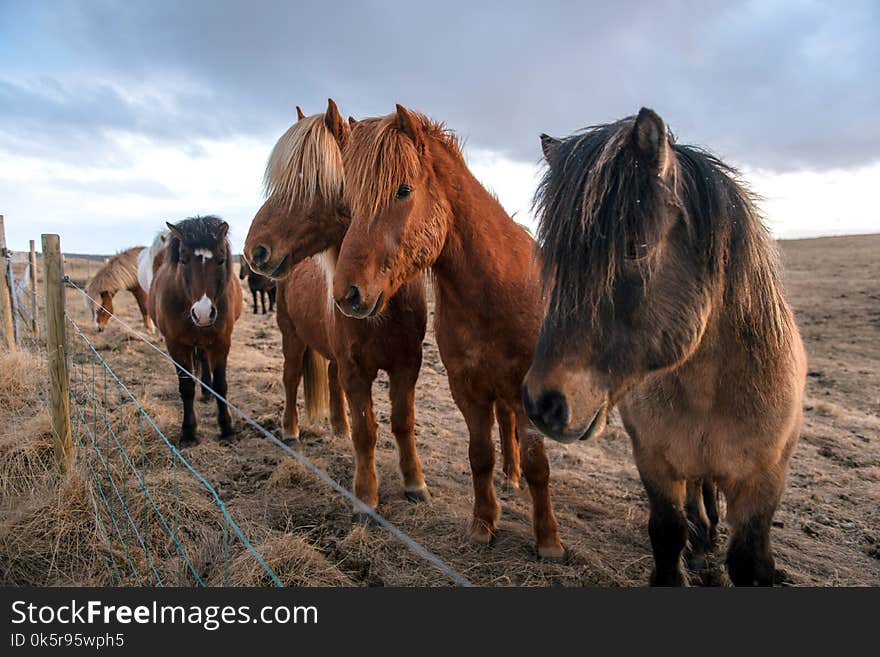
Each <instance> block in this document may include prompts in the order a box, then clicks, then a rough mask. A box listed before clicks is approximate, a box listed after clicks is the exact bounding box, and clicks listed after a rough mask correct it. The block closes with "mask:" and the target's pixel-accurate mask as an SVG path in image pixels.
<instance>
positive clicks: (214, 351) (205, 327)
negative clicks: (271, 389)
mask: <svg viewBox="0 0 880 657" xmlns="http://www.w3.org/2000/svg"><path fill="white" fill-rule="evenodd" d="M168 228H169V230H170V231H171V237H170V239H169V240H168V244H167V246H166V247H165V251H164V254H163V255H162V256H161V264H159V265H158V266H157V268H156V270H155V272H154V275H153V280H152V283H151V284H150V297H149V306H150V315H151V316H152V317H153V321H155V322H156V326H158V327H159V331H160V332H161V333H162V335H163V336H164V338H165V344H166V345H167V347H168V353H169V354H170V356H171V357H172V358H173V359H174V360H175V361H176V362H177V363H178V364H180V365H181V366H183V367H185V368H186V369H187V370H189V371H190V372H194V370H193V358H194V356H196V355H198V357H199V359H200V361H201V366H202V371H201V379H202V382H203V383H204V384H205V385H207V386H210V387H213V389H214V390H215V391H216V392H217V393H218V394H219V395H220V396H222V397H226V391H227V384H226V360H227V357H228V356H229V348H230V346H231V345H232V329H233V327H234V325H235V321H236V320H237V319H238V318H239V317H240V316H241V306H242V295H241V285H239V283H238V281H237V280H235V277H234V276H233V273H232V263H233V259H232V254H231V253H230V247H229V240H227V238H226V234H227V232H228V231H229V224H227V223H226V222H225V221H223V220H222V219H220V218H218V217H213V216H207V217H195V218H192V219H186V220H185V221H181V222H180V223H178V224H168ZM177 378H178V387H179V390H180V397H181V399H182V401H183V426H182V430H181V436H180V446H181V447H186V446H188V445H193V444H195V443H196V442H197V438H196V416H195V412H194V410H193V401H194V397H195V388H196V382H195V381H194V380H193V378H192V377H190V376H189V374H187V373H185V372H184V371H183V370H181V369H179V368H177ZM217 421H218V423H219V424H220V438H228V437H230V436H231V435H232V433H233V431H232V422H231V420H230V418H229V409H228V408H227V407H226V404H225V403H224V402H223V401H221V400H220V399H218V400H217Z"/></svg>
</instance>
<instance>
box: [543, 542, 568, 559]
mask: <svg viewBox="0 0 880 657" xmlns="http://www.w3.org/2000/svg"><path fill="white" fill-rule="evenodd" d="M538 558H539V559H541V561H550V562H554V563H561V562H563V561H565V547H564V546H563V545H562V543H556V545H539V546H538Z"/></svg>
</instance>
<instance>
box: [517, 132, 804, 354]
mask: <svg viewBox="0 0 880 657" xmlns="http://www.w3.org/2000/svg"><path fill="white" fill-rule="evenodd" d="M634 123H635V117H634V116H631V117H627V118H624V119H621V120H620V121H617V122H615V123H609V124H603V125H597V126H592V127H589V128H586V129H585V130H583V131H582V132H580V133H577V134H575V135H572V136H570V137H568V138H566V139H564V140H563V141H561V142H559V144H558V145H557V147H556V150H555V151H554V152H553V155H552V159H553V165H552V166H549V167H547V170H546V172H545V174H544V177H543V179H542V180H541V183H540V185H539V187H538V191H537V193H536V195H535V201H534V207H535V210H536V211H537V214H538V217H539V225H538V235H537V239H538V244H539V246H540V249H541V254H542V261H543V265H542V267H543V271H542V275H543V280H544V283H545V287H546V288H547V289H548V292H550V313H551V314H552V315H553V316H554V318H555V319H556V320H557V321H558V322H561V323H565V322H566V320H567V319H570V318H575V317H578V316H581V317H582V316H583V315H585V314H586V315H588V316H592V317H593V318H595V317H597V316H598V312H599V308H600V306H602V304H603V303H606V302H608V301H609V300H610V298H611V294H612V291H613V289H614V285H615V281H616V280H617V279H618V277H619V276H620V274H621V272H622V270H623V267H624V266H628V267H629V268H631V267H633V266H637V267H638V269H639V271H640V273H641V275H642V277H643V278H647V277H649V276H650V275H651V269H652V266H653V260H654V259H653V258H652V257H651V255H652V254H651V247H652V246H653V245H655V244H657V243H658V241H659V240H660V238H661V237H662V231H663V229H664V226H662V225H658V221H657V217H659V216H661V215H662V213H658V212H657V211H656V210H657V209H658V208H660V207H661V206H660V205H659V204H662V203H666V204H669V205H670V206H672V207H674V208H676V209H677V210H678V211H680V213H681V216H682V217H683V221H684V223H685V228H686V234H687V235H688V239H689V241H690V244H689V247H690V248H691V249H692V252H693V254H694V257H695V258H696V259H697V260H696V261H697V262H698V264H699V270H700V271H701V272H703V276H704V278H705V284H706V285H713V286H714V285H716V284H721V285H723V291H724V292H723V294H724V303H725V305H726V306H728V307H729V308H731V309H733V310H734V312H735V313H736V317H738V322H737V323H738V325H739V326H738V330H739V332H740V333H741V337H742V338H744V339H747V340H748V342H749V343H750V344H754V343H755V342H757V343H761V342H765V343H766V342H767V341H768V340H769V341H771V342H773V343H776V344H780V343H781V342H783V341H784V340H785V337H786V335H787V323H788V321H789V317H788V314H789V313H790V311H789V310H788V307H787V305H786V304H785V302H784V301H783V299H782V296H781V292H780V287H779V274H778V264H777V259H778V256H777V251H776V247H775V244H773V242H772V240H771V238H770V236H769V234H768V232H767V229H766V228H765V226H764V223H763V221H762V218H761V216H760V214H759V212H758V210H757V208H756V204H755V198H754V196H753V195H752V194H751V193H750V192H749V190H748V189H747V187H746V186H745V184H744V183H743V182H742V181H741V180H740V178H739V174H738V172H737V171H736V170H735V169H734V168H733V167H731V166H729V165H727V164H725V163H724V162H722V161H721V160H719V159H718V158H717V157H715V156H714V155H712V154H711V153H709V152H707V151H705V150H703V149H701V148H698V147H694V146H686V145H681V144H677V143H675V137H674V135H673V134H672V133H671V132H669V133H668V134H667V137H668V141H669V144H670V153H672V154H674V156H673V157H672V160H674V161H673V162H671V168H670V170H669V173H668V174H667V176H666V178H665V180H664V179H661V178H659V177H658V176H657V174H656V170H652V169H651V168H650V167H647V166H645V165H644V163H640V162H639V158H638V155H637V153H636V151H635V149H633V148H631V147H630V140H631V136H632V129H633V125H634ZM551 287H552V291H551V290H550V288H551Z"/></svg>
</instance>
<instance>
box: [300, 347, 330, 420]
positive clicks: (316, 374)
mask: <svg viewBox="0 0 880 657" xmlns="http://www.w3.org/2000/svg"><path fill="white" fill-rule="evenodd" d="M328 364H329V363H328V362H327V359H326V358H324V357H323V356H322V355H321V354H319V353H318V352H317V351H315V350H314V349H312V348H311V347H306V352H305V354H303V368H302V378H303V395H304V396H305V401H306V418H307V419H308V421H309V422H310V423H314V422H317V421H319V420H323V419H324V418H326V417H327V416H328V415H329V413H330V377H329V375H328V373H327V366H328Z"/></svg>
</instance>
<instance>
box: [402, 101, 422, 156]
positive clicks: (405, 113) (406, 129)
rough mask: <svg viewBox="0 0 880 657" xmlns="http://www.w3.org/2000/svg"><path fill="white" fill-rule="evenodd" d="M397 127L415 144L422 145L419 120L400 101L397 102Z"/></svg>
mask: <svg viewBox="0 0 880 657" xmlns="http://www.w3.org/2000/svg"><path fill="white" fill-rule="evenodd" d="M397 128H398V129H399V130H400V131H401V132H402V133H403V134H405V135H406V136H407V137H409V138H410V139H412V140H413V143H414V144H415V145H416V146H419V147H421V145H422V130H421V121H419V120H418V119H417V118H416V117H415V115H414V114H413V113H412V112H410V111H409V110H408V109H406V108H405V107H404V106H403V105H401V104H400V103H398V104H397Z"/></svg>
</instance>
